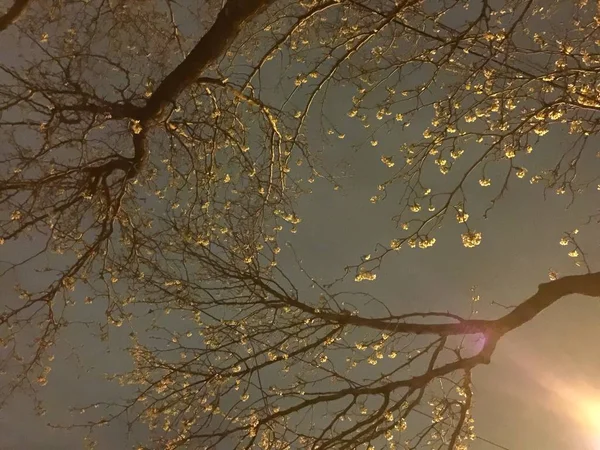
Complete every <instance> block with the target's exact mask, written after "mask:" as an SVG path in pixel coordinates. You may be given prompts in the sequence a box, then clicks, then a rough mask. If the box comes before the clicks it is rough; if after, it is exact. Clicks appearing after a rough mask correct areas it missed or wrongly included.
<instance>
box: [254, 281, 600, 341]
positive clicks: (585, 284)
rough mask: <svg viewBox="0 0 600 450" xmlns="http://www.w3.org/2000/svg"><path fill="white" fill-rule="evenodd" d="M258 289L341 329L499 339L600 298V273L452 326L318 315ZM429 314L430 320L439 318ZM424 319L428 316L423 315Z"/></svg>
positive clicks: (546, 287)
mask: <svg viewBox="0 0 600 450" xmlns="http://www.w3.org/2000/svg"><path fill="white" fill-rule="evenodd" d="M261 286H262V287H263V288H264V289H265V290H267V291H268V292H269V293H271V294H273V295H275V296H276V297H277V298H278V299H279V300H281V301H284V302H285V303H287V304H289V305H290V306H293V307H296V308H298V309H300V310H302V311H304V312H307V313H309V314H311V315H314V316H316V317H318V318H320V319H323V320H325V321H328V322H335V323H338V324H340V325H351V326H358V327H368V328H373V329H376V330H382V331H387V332H393V333H406V334H434V335H439V336H451V335H466V334H486V335H494V336H497V337H499V336H501V335H503V334H505V333H507V332H509V331H511V330H514V329H515V328H518V327H520V326H521V325H523V324H525V323H527V322H529V321H530V320H532V319H533V318H534V317H535V316H537V315H538V314H539V313H541V312H542V311H543V310H544V309H546V308H548V307H549V306H551V305H552V304H553V303H555V302H556V301H558V300H560V299H561V298H562V297H565V296H567V295H570V294H580V295H586V296H590V297H600V272H597V273H589V274H585V275H571V276H567V277H564V278H560V279H558V280H555V281H550V282H548V283H543V284H540V286H539V287H538V291H537V292H536V293H535V294H534V295H532V296H531V297H529V298H528V299H527V300H525V301H524V302H522V303H521V304H520V305H519V306H517V307H516V308H515V309H513V310H512V311H511V312H510V313H508V314H506V315H505V316H503V317H500V318H498V319H495V320H484V319H475V320H473V319H470V320H460V321H458V322H455V323H407V322H403V321H400V320H399V319H398V318H395V317H385V318H368V317H361V316H357V315H350V314H343V313H338V312H330V311H319V310H317V309H315V308H313V307H312V306H310V305H307V304H305V303H302V302H300V301H299V300H296V299H293V298H290V297H289V296H285V295H283V294H281V293H280V292H278V291H277V290H275V289H273V288H271V287H270V286H268V285H266V283H262V282H261ZM438 315H439V314H438V313H432V316H438ZM423 317H427V313H424V314H423Z"/></svg>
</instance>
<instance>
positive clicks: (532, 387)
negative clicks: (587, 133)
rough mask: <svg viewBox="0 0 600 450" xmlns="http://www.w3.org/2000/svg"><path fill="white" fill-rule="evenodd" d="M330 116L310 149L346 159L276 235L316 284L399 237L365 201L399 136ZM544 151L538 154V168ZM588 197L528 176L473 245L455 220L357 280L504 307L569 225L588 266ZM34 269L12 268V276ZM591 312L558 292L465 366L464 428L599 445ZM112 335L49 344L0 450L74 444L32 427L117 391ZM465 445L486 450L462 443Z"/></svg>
mask: <svg viewBox="0 0 600 450" xmlns="http://www.w3.org/2000/svg"><path fill="white" fill-rule="evenodd" d="M1 58H2V55H1V54H0V59H1ZM346 100H347V96H346V91H342V90H340V91H339V92H337V91H336V92H333V94H332V95H331V96H330V97H329V99H328V102H327V105H326V112H327V114H331V115H332V116H337V117H339V116H343V115H345V113H346V110H345V109H344V106H345V102H346ZM344 123H345V125H344V127H346V129H345V131H347V137H346V139H345V140H337V141H332V142H331V143H330V144H327V148H326V149H325V152H324V158H325V160H326V162H328V163H330V164H335V162H337V161H345V162H346V163H347V165H348V169H347V173H346V175H345V176H344V177H343V178H341V179H339V180H338V183H339V184H340V186H341V188H340V189H339V190H334V189H333V186H332V185H331V184H330V183H328V182H326V181H323V180H317V181H316V182H315V183H314V184H313V185H312V189H313V192H312V194H310V195H309V196H307V197H304V198H303V199H301V200H300V202H299V205H298V209H297V213H298V215H299V216H300V217H302V219H303V220H302V223H301V224H300V225H299V226H298V233H296V234H293V235H292V234H287V235H285V238H286V239H288V240H289V242H290V243H291V245H292V246H293V248H294V249H295V251H296V252H297V254H298V255H299V257H300V259H301V260H302V262H303V264H304V265H305V266H306V267H307V268H308V269H309V270H310V272H311V274H313V275H314V276H316V277H317V278H319V279H321V280H323V281H330V280H333V279H335V278H337V277H338V276H340V275H341V273H342V272H343V269H344V267H345V266H346V265H348V264H354V263H356V262H357V260H358V258H359V257H360V255H364V254H369V253H371V252H372V251H373V249H374V247H375V245H376V243H378V242H383V243H387V242H389V241H390V239H392V238H394V237H395V236H397V235H398V233H399V230H398V229H397V228H396V225H395V223H394V222H393V221H391V220H390V217H392V216H393V215H394V212H395V211H397V209H398V205H397V204H396V202H395V201H394V198H393V196H390V198H388V199H386V201H383V202H380V203H377V204H372V203H371V202H370V201H369V199H370V198H371V196H373V195H376V194H377V185H378V184H379V183H380V182H381V181H383V177H384V176H385V174H384V172H385V170H386V168H385V166H383V165H382V164H381V161H380V157H381V154H382V152H384V153H385V152H386V150H387V149H389V148H397V147H398V146H399V144H401V143H402V142H405V141H406V140H408V139H410V137H411V135H410V133H407V134H403V133H401V132H395V131H394V132H391V133H388V134H386V135H385V136H381V138H380V142H379V145H378V147H376V148H370V147H368V146H365V147H363V148H362V149H361V150H360V151H356V150H355V149H354V148H353V146H352V145H353V144H356V143H358V142H359V141H360V140H361V139H365V138H364V134H363V133H362V131H361V130H356V129H355V127H354V126H353V125H352V123H351V122H350V121H346V122H344ZM415 133H416V131H415ZM541 143H542V146H543V148H544V152H545V154H546V155H555V154H558V153H560V152H561V149H562V146H564V142H563V141H561V139H557V138H556V136H555V135H553V133H550V134H549V135H548V136H547V137H544V138H542V141H541ZM315 145H316V146H319V145H321V143H320V142H315ZM544 158H545V156H544V155H542V156H541V157H540V158H539V161H540V162H539V163H540V164H543V161H544ZM477 192H479V191H477ZM474 195H476V196H477V195H479V194H477V193H475V194H474ZM481 195H482V196H481V197H479V198H478V200H476V201H478V202H481V203H482V204H485V202H486V201H487V200H486V197H484V196H483V195H484V194H481ZM597 195H598V194H597V193H594V192H591V193H589V194H585V195H582V196H580V198H578V199H577V201H576V202H575V204H574V205H573V206H571V207H570V208H569V209H566V204H567V200H566V199H565V198H564V197H558V196H555V195H552V194H551V195H549V196H548V198H547V199H544V196H543V192H542V189H541V188H540V187H539V186H533V187H532V186H531V185H530V184H529V183H528V182H527V180H523V181H521V182H519V183H513V184H512V185H511V187H510V189H509V192H508V193H507V195H506V196H505V198H503V200H502V201H501V202H500V203H499V204H498V205H497V206H496V207H495V208H494V210H493V211H492V213H491V215H490V217H489V218H488V219H487V220H483V219H481V218H479V217H474V218H473V224H474V226H475V228H476V229H477V230H479V231H482V232H483V236H484V238H483V242H482V244H481V245H480V246H478V247H476V248H473V249H466V248H464V247H463V246H462V244H461V241H460V233H459V232H458V231H457V229H455V228H453V227H447V228H444V229H442V230H441V231H440V232H439V233H438V235H437V243H436V245H435V246H434V247H432V248H430V249H426V250H414V249H409V248H404V249H402V250H401V251H400V252H398V253H397V254H394V255H393V256H392V257H391V258H389V259H388V260H386V263H385V264H384V266H383V268H382V270H381V271H380V272H379V273H378V276H377V280H376V281H375V282H373V283H372V284H370V285H369V286H368V287H367V289H368V291H369V293H371V294H373V295H375V296H377V297H378V298H379V299H381V300H382V301H383V302H384V303H385V304H386V305H387V306H388V307H389V308H390V309H391V310H393V311H403V312H404V311H413V310H415V311H416V310H426V311H427V310H448V311H453V312H457V311H458V312H463V313H464V312H468V310H469V308H470V298H471V295H472V293H471V288H472V287H473V286H476V292H477V293H478V294H479V295H480V297H481V300H480V301H479V303H478V304H477V309H478V316H479V317H490V318H492V317H498V316H500V315H502V314H504V313H505V311H506V310H505V309H504V308H502V307H501V306H498V305H494V303H501V304H504V305H514V304H517V303H519V302H520V301H522V300H523V299H525V298H527V297H528V296H529V295H531V294H533V293H534V292H535V290H536V288H537V285H538V284H539V283H542V282H545V281H547V280H548V272H549V270H551V269H552V270H555V271H558V272H559V273H560V274H567V273H580V272H581V270H580V269H577V268H576V267H575V266H574V264H573V261H572V259H571V258H569V257H568V256H567V254H566V253H567V252H566V250H565V248H564V247H562V246H560V245H559V240H560V238H561V236H562V235H563V233H564V232H565V231H569V230H573V229H574V228H579V229H580V230H581V231H580V235H581V239H582V242H583V243H584V244H585V246H586V249H589V252H590V253H589V256H590V262H591V263H592V268H594V267H595V264H594V263H597V260H598V252H597V247H598V234H597V230H596V227H595V224H592V225H588V226H582V223H583V222H585V219H586V218H587V215H588V214H589V213H591V212H594V211H595V210H596V208H597V206H596V205H597V204H598V201H597ZM11 248H12V250H11ZM7 249H8V250H7ZM18 250H19V249H17V247H9V246H6V247H4V248H3V249H2V252H3V253H2V254H1V259H11V257H12V255H10V254H8V253H6V252H10V251H12V252H17V251H18ZM286 255H287V256H286ZM280 266H281V267H283V268H285V269H286V270H289V271H290V273H295V274H296V275H297V274H298V268H297V266H296V264H295V262H294V261H293V259H292V258H291V257H290V256H289V253H284V255H283V260H282V262H281V263H280ZM34 276H36V275H35V274H33V273H32V272H31V271H28V270H27V269H22V270H20V271H19V272H18V273H17V274H15V275H14V279H15V280H16V281H18V280H19V279H30V278H32V277H34ZM361 287H362V286H361ZM14 295H15V294H14V291H13V290H12V286H11V284H9V283H8V282H7V280H6V279H5V280H4V282H3V284H2V285H0V299H1V298H8V297H10V296H14ZM82 314H87V313H82ZM90 314H91V313H90ZM598 317H600V304H599V303H598V301H597V299H590V298H581V297H577V296H571V297H568V298H564V299H563V300H561V301H560V302H558V303H557V304H556V305H553V306H552V307H551V308H549V309H548V310H547V311H544V312H543V313H542V314H540V315H539V316H538V317H536V318H535V319H534V320H533V321H532V322H531V323H528V324H526V325H524V326H523V327H522V328H519V329H517V330H514V331H513V332H511V333H510V334H508V335H507V336H505V337H504V338H503V339H502V340H501V342H500V343H499V345H498V347H497V349H496V352H495V354H494V356H493V358H492V362H491V363H490V364H489V365H487V366H480V367H477V368H476V369H475V370H474V373H473V377H474V384H475V394H476V396H475V398H476V400H475V406H474V408H473V414H474V417H475V420H476V422H475V425H476V433H477V434H478V435H480V436H481V437H483V438H485V439H486V440H489V441H491V442H495V443H497V444H498V445H501V446H503V447H505V448H508V449H511V450H521V449H523V450H529V449H545V450H564V449H581V450H588V449H589V450H598V449H600V423H599V421H600V418H599V417H600V406H599V405H600V385H599V384H598V381H597V380H598V375H597V374H598V373H599V371H600V353H599V352H597V350H596V349H595V343H596V342H600V321H599V320H598ZM126 336H127V334H126V331H125V330H123V331H117V332H115V333H114V334H113V335H111V338H110V339H109V342H108V343H101V342H99V341H98V339H96V338H94V337H91V336H89V335H88V334H87V333H86V331H85V329H81V328H77V327H73V328H71V329H69V330H68V331H67V332H66V333H65V335H64V336H63V339H64V341H63V342H62V343H61V344H59V347H58V350H57V359H58V360H61V361H64V363H61V364H55V367H54V370H53V372H52V373H51V375H50V377H49V383H48V385H47V386H46V387H45V388H44V389H43V390H42V394H41V396H42V398H43V399H44V400H45V404H46V408H47V413H46V415H45V416H43V417H37V416H35V415H34V414H33V408H32V404H31V401H30V399H29V398H27V397H23V396H19V395H17V396H16V397H15V398H14V399H13V400H12V401H11V402H10V404H9V405H8V406H7V407H6V408H4V409H3V410H1V411H0V450H20V449H28V450H29V449H30V450H37V449H64V450H71V449H78V448H81V433H80V432H77V431H75V432H74V431H67V430H61V429H52V428H48V427H47V426H46V423H47V422H49V421H50V422H54V423H62V424H68V423H70V422H71V421H72V418H71V415H70V413H69V411H68V407H69V406H70V405H71V404H72V403H73V401H75V402H77V403H81V404H83V403H86V402H88V401H90V402H91V401H93V400H95V399H97V398H103V399H109V398H118V397H119V395H120V392H121V391H120V389H122V388H121V387H119V386H118V385H116V384H111V383H109V382H107V381H106V380H104V377H103V373H105V372H112V371H116V370H119V369H121V368H123V367H124V366H125V365H126V364H128V362H127V357H126V356H125V355H123V354H122V352H120V350H119V349H120V347H122V346H123V345H125V344H126V341H127V337H126ZM72 346H75V347H76V348H77V349H78V353H79V354H80V358H81V359H80V361H79V362H77V361H76V360H75V358H73V357H72V356H70V353H71V352H70V348H71V347H72ZM78 365H80V366H82V367H85V368H86V370H89V372H88V373H86V372H84V371H82V370H81V368H80V367H78ZM90 367H91V368H90ZM594 417H595V418H594ZM139 435H143V431H141V430H134V431H133V434H132V436H131V437H128V435H127V430H125V429H124V427H123V426H122V424H116V425H111V426H110V427H108V428H106V429H105V430H102V431H101V432H100V433H99V436H100V445H99V447H98V448H100V449H119V448H128V447H126V446H125V443H127V442H132V441H133V439H134V438H135V437H136V436H139ZM128 439H132V440H131V441H128ZM471 448H472V449H473V450H487V449H493V448H498V447H494V446H493V445H491V444H489V443H486V442H484V441H483V440H476V441H474V442H473V446H472V447H471Z"/></svg>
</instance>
